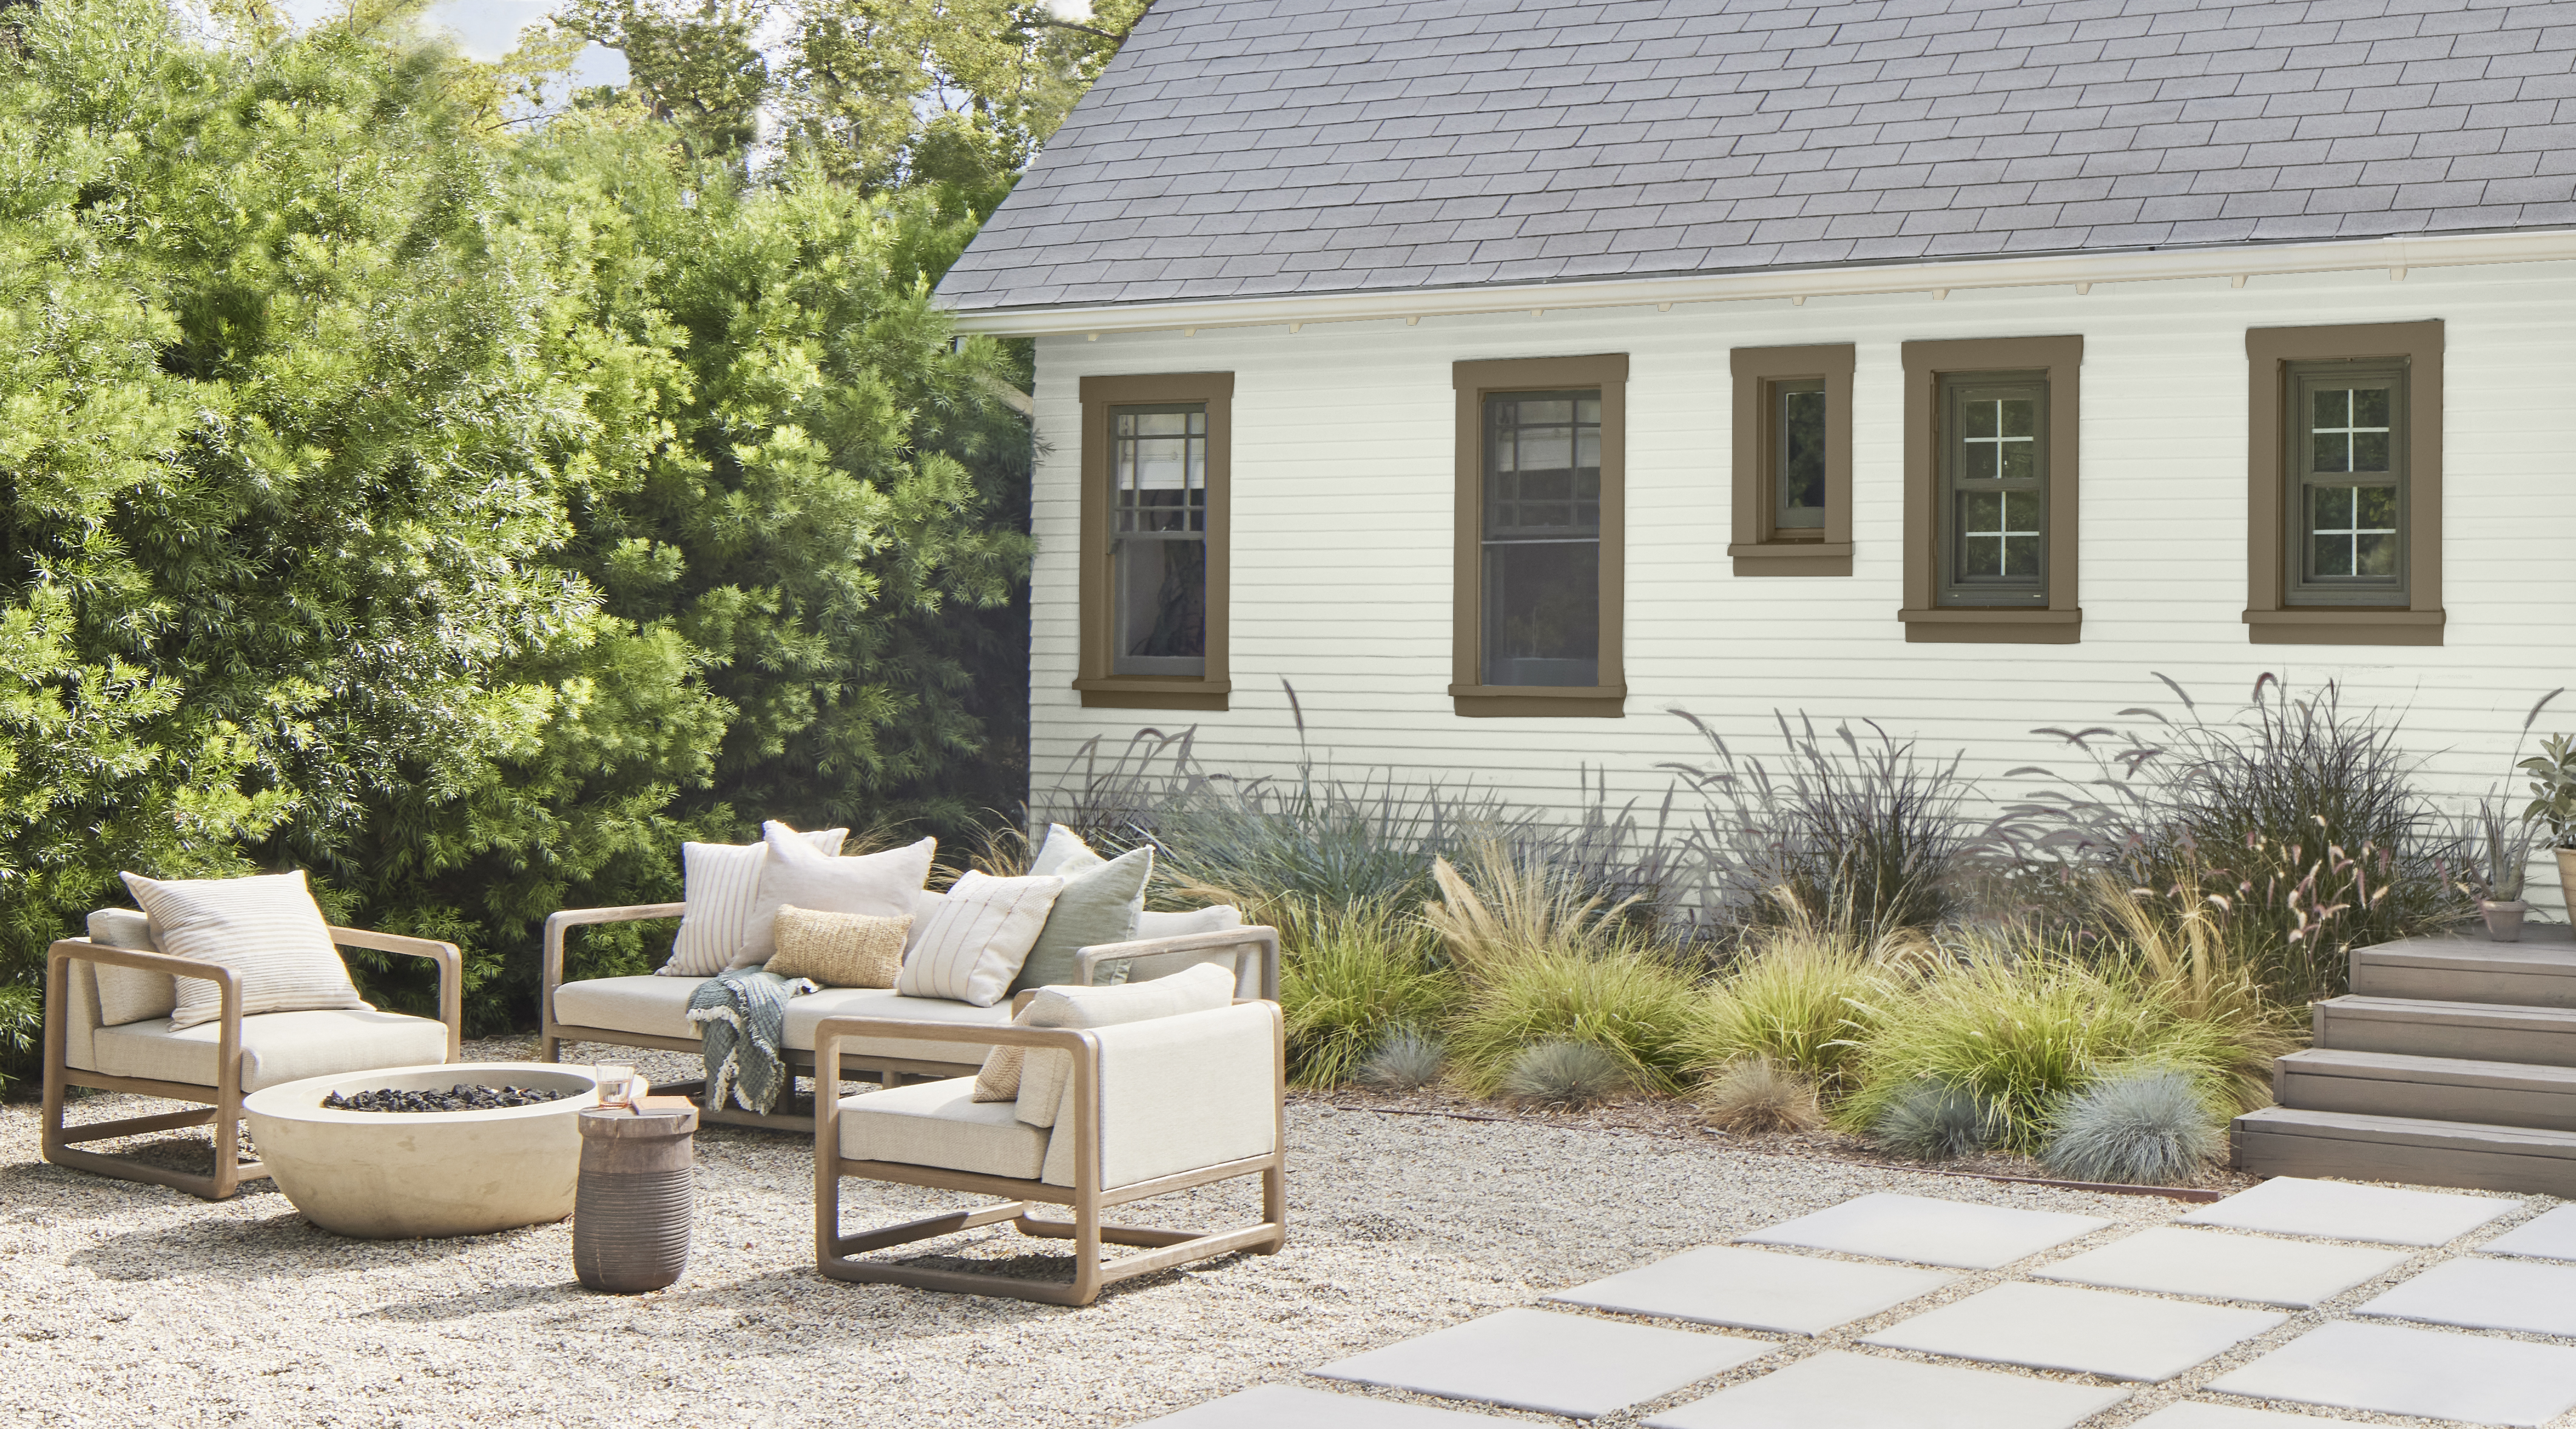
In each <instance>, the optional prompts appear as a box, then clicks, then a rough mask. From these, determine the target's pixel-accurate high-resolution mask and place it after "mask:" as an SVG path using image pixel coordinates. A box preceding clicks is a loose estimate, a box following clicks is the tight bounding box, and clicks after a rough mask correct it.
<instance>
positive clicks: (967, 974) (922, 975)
mask: <svg viewBox="0 0 2576 1429" xmlns="http://www.w3.org/2000/svg"><path fill="white" fill-rule="evenodd" d="M1063 887H1064V880H1063V879H1061V878H991V877H988V876H986V875H984V874H981V873H967V874H964V875H961V876H960V877H959V878H958V880H957V881H956V883H954V884H952V885H950V886H949V889H948V896H947V897H946V898H943V899H941V900H940V903H939V911H938V912H936V913H933V914H931V915H930V926H929V927H927V928H925V929H923V930H922V933H921V936H920V937H919V938H917V939H915V940H914V942H913V946H912V952H911V953H910V954H909V955H908V956H906V957H905V958H904V960H903V975H902V976H901V977H898V978H896V979H895V983H894V990H895V991H896V992H899V993H901V994H903V995H904V996H906V997H942V998H946V999H948V1000H949V1001H951V1002H963V1003H968V1004H971V1005H973V1006H976V1007H990V1006H992V1005H993V1004H994V1003H997V1002H999V1001H1001V1000H1002V998H1003V996H1004V995H1005V994H1007V993H1008V992H1009V991H1010V990H1011V979H1012V978H1014V977H1017V976H1019V972H1020V964H1021V963H1023V962H1025V961H1027V960H1028V956H1029V948H1030V946H1031V945H1032V944H1034V943H1036V942H1037V940H1038V930H1039V929H1041V928H1044V927H1045V926H1046V916H1047V909H1048V908H1050V907H1052V906H1053V905H1054V903H1055V896H1056V894H1057V893H1058V892H1059V891H1061V890H1062V889H1063Z"/></svg>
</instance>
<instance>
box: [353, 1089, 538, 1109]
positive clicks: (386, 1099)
mask: <svg viewBox="0 0 2576 1429" xmlns="http://www.w3.org/2000/svg"><path fill="white" fill-rule="evenodd" d="M563 1095H564V1094H563V1092H561V1091H560V1090H557V1089H554V1088H549V1087H506V1086H505V1087H487V1086H483V1085H480V1084H479V1083H478V1084H476V1085H472V1086H468V1085H467V1084H465V1083H463V1082H459V1083H457V1084H456V1085H455V1086H452V1087H449V1088H448V1089H447V1090H445V1091H443V1092H441V1091H421V1092H407V1091H404V1090H402V1089H401V1088H399V1087H378V1088H376V1089H375V1090H373V1091H366V1092H349V1093H346V1094H343V1093H340V1092H333V1093H331V1094H330V1095H329V1096H326V1097H324V1098H323V1099H322V1105H323V1106H325V1107H327V1108H329V1109H330V1110H332V1111H392V1112H427V1111H499V1110H500V1109H501V1108H503V1107H511V1106H535V1105H537V1104H538V1103H540V1102H550V1101H555V1100H557V1099H559V1098H561V1097H562V1096H563Z"/></svg>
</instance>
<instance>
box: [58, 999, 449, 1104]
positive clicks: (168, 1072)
mask: <svg viewBox="0 0 2576 1429" xmlns="http://www.w3.org/2000/svg"><path fill="white" fill-rule="evenodd" d="M222 1032H223V1024H222V1023H221V1022H200V1023H198V1024H196V1025H195V1026H193V1027H181V1028H176V1029H174V1028H172V1027H171V1025H170V1019H168V1018H166V1017H163V1018H155V1019H154V1020H152V1021H150V1022H129V1023H126V1024H125V1025H124V1026H122V1027H102V1028H100V1029H98V1031H97V1032H95V1033H94V1034H92V1036H91V1040H90V1049H91V1051H90V1060H91V1061H92V1062H93V1063H95V1065H93V1066H90V1067H88V1068H86V1069H85V1070H88V1071H93V1072H105V1073H107V1074H108V1075H109V1076H111V1077H142V1078H146V1079H149V1080H151V1081H156V1082H185V1083H187V1084H188V1085H190V1086H198V1087H211V1086H213V1085H214V1084H215V1041H216V1038H217V1037H219V1036H221V1035H222ZM446 1060H447V1025H446V1024H445V1023H443V1022H434V1021H432V1020H430V1019H429V1018H426V1017H406V1016H404V1015H403V1014H401V1013H399V1012H376V1011H372V1010H365V1009H341V1008H334V1009H329V1010H323V1011H312V1012H263V1013H261V1014H259V1015H258V1016H256V1017H245V1018H243V1019H242V1022H241V1085H242V1090H243V1091H246V1092H255V1091H258V1090H259V1089H260V1088H262V1087H273V1086H276V1085H277V1084H278V1083H280V1082H293V1081H301V1080H302V1079H304V1078H306V1077H327V1076H330V1075H332V1074H333V1073H335V1072H363V1071H368V1070H371V1069H373V1068H376V1067H418V1066H425V1065H430V1064H434V1063H439V1062H444V1061H446Z"/></svg>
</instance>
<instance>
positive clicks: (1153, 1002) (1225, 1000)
mask: <svg viewBox="0 0 2576 1429" xmlns="http://www.w3.org/2000/svg"><path fill="white" fill-rule="evenodd" d="M1233 1003H1234V974H1233V973H1232V972H1230V971H1228V970H1226V969H1224V968H1221V967H1218V966H1217V965H1216V964H1214V963H1200V964H1198V965H1197V966H1196V967H1192V968H1186V969H1184V970H1182V971H1180V972H1176V973H1174V974H1172V975H1171V976H1170V977H1161V978H1156V979H1154V980H1153V981H1152V982H1131V983H1129V984H1127V985H1126V986H1124V987H1050V988H1047V989H1044V990H1043V991H1041V992H1039V993H1038V995H1037V996H1035V997H1033V998H1030V999H1029V1005H1028V1006H1027V1007H1026V1008H1023V1009H1022V1010H1021V1015H1022V1016H1024V1017H1026V1018H1027V1019H1028V1023H1029V1025H1030V1026H1031V1027H1086V1028H1087V1027H1114V1026H1116V1025H1118V1024H1119V1023H1122V1022H1143V1021H1145V1020H1147V1019H1148V1018H1154V1017H1178V1016H1179V1015H1181V1014H1182V1013H1184V1012H1206V1011H1209V1010H1210V1009H1212V1008H1219V1007H1230V1006H1232V1005H1233ZM1026 1050H1027V1052H1028V1055H1027V1056H1026V1057H1023V1058H1022V1059H1021V1060H1020V1095H1019V1098H1018V1100H1019V1103H1020V1104H1019V1107H1018V1109H1017V1110H1016V1111H1015V1112H1013V1113H1012V1114H1013V1115H1014V1116H1017V1117H1018V1118H1019V1119H1020V1121H1021V1122H1022V1123H1024V1124H1026V1125H1029V1126H1053V1125H1055V1123H1056V1118H1057V1117H1058V1116H1059V1115H1060V1114H1061V1112H1062V1108H1063V1105H1064V1101H1065V1098H1066V1097H1068V1096H1070V1095H1071V1094H1072V1091H1073V1054H1072V1053H1070V1052H1059V1051H1056V1050H1055V1049H1054V1048H1052V1047H1035V1048H1029V1049H1026Z"/></svg>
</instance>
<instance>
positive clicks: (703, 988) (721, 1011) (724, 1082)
mask: <svg viewBox="0 0 2576 1429" xmlns="http://www.w3.org/2000/svg"><path fill="white" fill-rule="evenodd" d="M812 991H814V984H812V983H810V982H807V981H806V980H805V979H803V978H801V977H800V978H795V979H788V978H783V977H780V976H778V975H777V974H775V973H772V972H770V971H768V970H767V969H765V968H732V969H728V970H726V971H724V972H720V973H718V974H716V975H715V976H714V977H711V978H708V979H707V980H706V981H705V982H702V983H700V984H698V990H697V991H696V992H694V993H692V994H690V996H689V1020H690V1021H691V1022H694V1023H696V1024H698V1029H699V1038H700V1040H701V1041H702V1042H703V1043H704V1044H705V1047H706V1054H707V1097H706V1102H705V1105H706V1107H707V1109H708V1110H710V1111H712V1110H715V1109H717V1108H720V1107H722V1106H723V1105H724V1104H725V1097H726V1096H727V1094H731V1096H732V1097H733V1100H734V1102H735V1104H736V1105H738V1106H741V1107H742V1108H744V1109H745V1110H747V1111H753V1112H757V1113H759V1114H761V1115H763V1116H766V1115H768V1114H769V1111H770V1109H771V1108H773V1107H775V1106H777V1105H778V1094H779V1093H780V1092H782V1091H784V1090H786V1088H787V1085H788V1082H789V1081H790V1080H791V1079H790V1078H789V1076H788V1074H787V1058H786V1055H785V1052H784V1050H783V1049H784V1045H785V1041H786V1036H787V1000H788V999H789V998H791V997H795V996H797V995H799V994H801V993H808V992H812Z"/></svg>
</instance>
